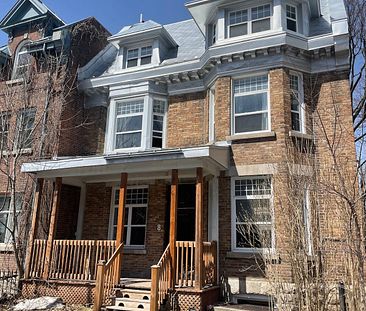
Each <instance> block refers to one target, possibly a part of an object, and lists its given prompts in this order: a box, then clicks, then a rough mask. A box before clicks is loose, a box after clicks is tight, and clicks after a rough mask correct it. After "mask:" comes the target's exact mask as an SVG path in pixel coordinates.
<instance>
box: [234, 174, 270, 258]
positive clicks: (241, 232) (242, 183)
mask: <svg viewBox="0 0 366 311" xmlns="http://www.w3.org/2000/svg"><path fill="white" fill-rule="evenodd" d="M232 232H233V234H232V240H233V249H234V250H239V251H240V250H249V249H272V248H274V232H273V209H272V185H271V178H270V177H266V176H257V177H250V178H249V177H246V178H235V179H233V180H232Z"/></svg>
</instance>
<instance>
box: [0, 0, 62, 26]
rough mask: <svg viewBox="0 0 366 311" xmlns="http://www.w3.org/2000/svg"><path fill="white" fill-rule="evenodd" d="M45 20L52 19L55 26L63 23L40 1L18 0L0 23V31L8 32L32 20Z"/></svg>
mask: <svg viewBox="0 0 366 311" xmlns="http://www.w3.org/2000/svg"><path fill="white" fill-rule="evenodd" d="M45 18H51V19H53V20H54V21H55V22H56V24H59V26H62V25H64V24H65V22H64V21H63V20H62V19H61V18H60V17H58V16H57V15H56V14H55V13H54V12H53V11H52V10H50V9H49V8H48V7H47V6H46V5H45V4H44V3H42V1H40V0H18V1H17V2H16V3H15V4H14V6H13V7H12V8H11V9H10V11H9V12H8V13H7V14H6V15H5V16H4V18H3V19H2V20H1V21H0V29H2V30H3V31H5V32H9V29H11V28H13V27H15V26H19V25H22V24H26V23H29V22H30V21H34V20H41V19H45Z"/></svg>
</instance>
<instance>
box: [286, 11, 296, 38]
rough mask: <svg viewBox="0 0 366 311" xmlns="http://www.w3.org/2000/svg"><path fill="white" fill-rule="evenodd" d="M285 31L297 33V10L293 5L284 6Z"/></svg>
mask: <svg viewBox="0 0 366 311" xmlns="http://www.w3.org/2000/svg"><path fill="white" fill-rule="evenodd" d="M286 25H287V30H291V31H294V32H297V9H296V7H295V6H293V5H289V4H287V5H286Z"/></svg>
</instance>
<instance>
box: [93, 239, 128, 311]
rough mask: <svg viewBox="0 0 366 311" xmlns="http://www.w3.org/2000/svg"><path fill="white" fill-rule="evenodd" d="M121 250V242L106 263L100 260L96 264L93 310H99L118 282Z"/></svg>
mask: <svg viewBox="0 0 366 311" xmlns="http://www.w3.org/2000/svg"><path fill="white" fill-rule="evenodd" d="M122 251H123V244H120V245H119V246H118V248H117V249H116V251H115V252H114V254H113V255H112V257H111V258H110V259H109V260H108V262H107V263H105V261H104V260H102V261H100V262H99V263H98V265H97V281H96V284H95V299H94V308H93V310H94V311H100V309H101V307H102V306H103V305H106V304H107V303H108V302H109V300H110V296H111V294H112V291H113V289H114V287H115V286H116V285H117V283H118V282H119V280H117V278H116V276H117V275H118V270H119V269H121V266H120V262H121V261H120V259H121V258H120V256H121V255H122Z"/></svg>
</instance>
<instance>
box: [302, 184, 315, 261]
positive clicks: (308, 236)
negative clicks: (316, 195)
mask: <svg viewBox="0 0 366 311" xmlns="http://www.w3.org/2000/svg"><path fill="white" fill-rule="evenodd" d="M303 209H304V211H303V212H304V227H305V228H304V229H305V243H306V253H307V255H308V256H312V255H313V235H312V229H311V228H312V221H311V202H310V190H309V188H305V191H304V207H303Z"/></svg>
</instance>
